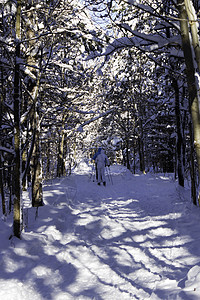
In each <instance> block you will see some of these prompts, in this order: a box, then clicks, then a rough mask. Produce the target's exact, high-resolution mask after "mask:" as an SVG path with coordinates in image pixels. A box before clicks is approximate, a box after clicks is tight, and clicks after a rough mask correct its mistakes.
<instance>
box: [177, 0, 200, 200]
mask: <svg viewBox="0 0 200 300" xmlns="http://www.w3.org/2000/svg"><path fill="white" fill-rule="evenodd" d="M177 3H178V9H179V18H180V28H181V38H182V49H183V52H184V57H185V64H186V76H187V85H188V92H189V109H190V113H191V118H192V125H193V132H194V145H195V150H196V157H197V164H198V172H199V176H200V116H199V105H198V92H197V86H196V80H195V67H194V58H193V53H192V47H191V42H190V36H189V25H188V19H187V18H188V16H187V13H186V8H185V3H184V0H178V1H177ZM192 146H193V145H191V153H192ZM192 160H194V158H193V157H192ZM193 163H194V162H192V164H193ZM191 179H192V180H194V178H191ZM195 186H196V184H195V183H194V182H192V189H193V190H192V197H193V203H194V204H195V205H196V204H197V200H196V191H195Z"/></svg>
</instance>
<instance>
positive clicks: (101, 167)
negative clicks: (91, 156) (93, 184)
mask: <svg viewBox="0 0 200 300" xmlns="http://www.w3.org/2000/svg"><path fill="white" fill-rule="evenodd" d="M95 163H96V166H97V173H98V179H97V181H98V185H101V182H103V185H104V186H105V185H106V178H105V166H110V162H109V159H108V157H107V155H106V154H105V152H104V150H103V149H101V153H100V154H99V155H98V156H97V157H96V159H95Z"/></svg>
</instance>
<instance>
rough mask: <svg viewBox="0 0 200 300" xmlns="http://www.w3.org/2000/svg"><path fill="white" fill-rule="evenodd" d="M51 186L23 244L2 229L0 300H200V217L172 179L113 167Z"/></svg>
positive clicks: (30, 216) (32, 217)
mask: <svg viewBox="0 0 200 300" xmlns="http://www.w3.org/2000/svg"><path fill="white" fill-rule="evenodd" d="M112 179H113V184H112V182H111V181H109V180H107V186H106V187H104V186H98V185H97V184H96V182H93V181H92V180H90V179H89V177H88V174H87V173H86V172H80V171H79V172H77V173H74V174H73V175H72V176H70V177H68V178H62V179H59V180H58V179H56V180H54V181H52V182H49V183H48V184H47V185H46V186H45V189H44V199H45V203H46V205H45V206H44V207H42V208H40V209H39V215H38V217H37V219H36V220H35V210H34V209H33V208H31V209H28V215H27V216H28V218H27V228H26V230H25V232H24V233H23V234H22V240H18V239H15V238H12V240H11V241H8V240H7V238H8V237H7V235H8V233H9V228H7V227H6V224H5V222H1V225H2V226H3V227H2V226H1V227H2V228H4V230H3V229H2V232H4V236H3V244H2V245H1V246H0V251H1V252H0V265H1V268H0V299H2V300H8V299H9V300H12V299H13V300H14V299H19V300H21V299H24V298H26V299H27V300H28V299H31V300H32V299H41V300H42V299H48V300H51V299H52V300H54V299H55V300H61V299H62V300H68V299H69V300H71V299H81V300H82V299H96V300H102V299H105V300H110V299H112V300H115V299H116V300H118V299H120V300H126V299H127V300H129V299H141V300H144V299H153V300H154V299H155V300H156V299H162V300H163V299H170V300H171V299H200V252H199V247H200V234H199V232H200V215H199V209H198V208H194V207H193V206H192V205H191V204H190V203H189V200H188V199H187V197H188V191H187V190H186V189H181V188H180V187H177V184H176V183H175V182H173V180H172V178H170V177H164V176H161V175H157V176H156V175H132V174H131V173H129V172H128V171H127V170H126V169H125V168H123V167H119V166H118V167H117V166H113V167H112Z"/></svg>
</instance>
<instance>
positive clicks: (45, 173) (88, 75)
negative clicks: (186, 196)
mask: <svg viewBox="0 0 200 300" xmlns="http://www.w3.org/2000/svg"><path fill="white" fill-rule="evenodd" d="M0 11H1V14H0V19H1V22H0V30H1V37H0V52H1V58H0V83H1V86H0V90H1V100H0V115H1V117H0V198H1V210H2V214H3V215H5V216H6V215H8V214H13V234H14V236H16V237H20V234H21V230H22V219H23V203H22V193H23V191H26V190H27V188H30V190H31V201H32V206H33V207H36V208H38V207H40V206H42V205H43V182H44V180H47V179H51V178H56V177H62V176H70V174H71V170H72V169H73V168H74V166H76V164H77V160H78V159H79V158H80V157H84V159H86V160H91V157H92V156H93V154H94V152H95V151H96V149H97V148H98V147H99V146H102V147H103V148H104V149H105V150H106V153H107V155H108V157H109V159H110V162H111V164H119V165H124V166H126V167H127V169H129V170H130V171H131V172H132V173H136V172H141V173H148V172H155V173H156V172H163V173H173V174H174V178H175V179H177V180H178V183H179V185H180V186H182V187H184V184H185V181H186V180H187V181H189V182H190V184H191V199H192V202H193V203H194V204H195V205H196V206H198V205H199V191H198V189H199V172H200V116H199V96H200V95H199V92H200V89H199V86H200V82H199V79H200V44H199V31H198V30H199V29H198V26H199V13H200V1H198V0H192V1H191V0H151V1H148V0H140V1H137V0H96V1H93V0H85V1H83V0H82V1H77V0H42V1H38V0H35V1H32V0H26V1H20V0H17V1H11V0H2V1H1V2H0Z"/></svg>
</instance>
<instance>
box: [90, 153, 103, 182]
mask: <svg viewBox="0 0 200 300" xmlns="http://www.w3.org/2000/svg"><path fill="white" fill-rule="evenodd" d="M100 153H101V147H99V148H98V151H97V152H96V153H95V154H94V156H93V157H92V159H93V160H94V161H95V173H96V180H97V181H98V171H97V163H96V158H97V156H98V155H99V154H100Z"/></svg>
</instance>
